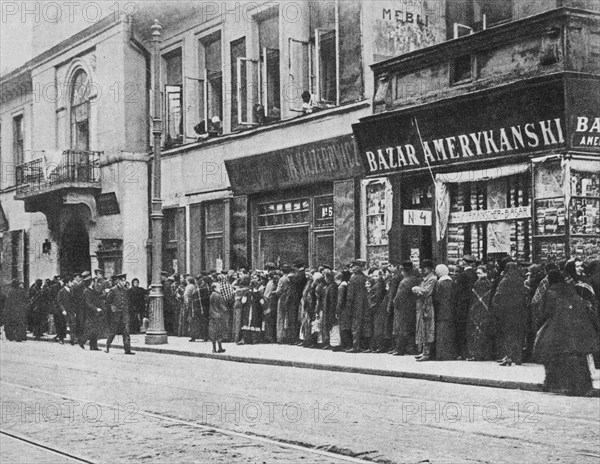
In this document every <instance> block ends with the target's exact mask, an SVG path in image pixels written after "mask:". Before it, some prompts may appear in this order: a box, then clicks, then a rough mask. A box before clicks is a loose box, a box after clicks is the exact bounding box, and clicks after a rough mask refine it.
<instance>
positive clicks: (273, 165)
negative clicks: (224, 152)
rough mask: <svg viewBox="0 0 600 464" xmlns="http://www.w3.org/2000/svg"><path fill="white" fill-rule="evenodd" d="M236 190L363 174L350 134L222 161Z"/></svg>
mask: <svg viewBox="0 0 600 464" xmlns="http://www.w3.org/2000/svg"><path fill="white" fill-rule="evenodd" d="M225 166H226V168H227V174H228V176H229V179H230V181H231V186H232V188H233V190H234V192H235V193H236V194H238V195H239V194H244V195H248V194H253V193H260V192H266V191H272V190H280V189H284V188H290V187H297V186H301V185H310V184H314V183H317V182H327V181H334V180H342V179H349V178H352V177H358V176H361V175H362V174H363V168H362V164H361V161H360V158H359V156H358V152H357V150H356V145H355V142H354V138H353V137H352V135H344V136H341V137H335V138H331V139H327V140H322V141H319V142H314V143H309V144H305V145H300V146H295V147H290V148H284V149H282V150H276V151H272V152H268V153H263V154H260V155H255V156H247V157H243V158H235V159H231V160H227V161H225Z"/></svg>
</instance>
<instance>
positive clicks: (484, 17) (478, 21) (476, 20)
mask: <svg viewBox="0 0 600 464" xmlns="http://www.w3.org/2000/svg"><path fill="white" fill-rule="evenodd" d="M512 3H513V2H512V0H502V1H499V0H453V1H451V2H447V7H446V8H447V12H446V21H447V30H448V34H447V36H448V39H455V38H457V37H461V36H463V35H468V34H472V33H473V32H476V31H481V30H484V29H487V28H488V27H491V26H493V25H495V24H498V23H501V22H504V21H510V20H511V19H512V16H513V14H512V10H513V6H512Z"/></svg>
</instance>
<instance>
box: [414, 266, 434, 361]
mask: <svg viewBox="0 0 600 464" xmlns="http://www.w3.org/2000/svg"><path fill="white" fill-rule="evenodd" d="M421 268H422V274H423V280H422V281H421V284H420V285H418V286H416V287H413V288H412V292H413V293H414V294H415V295H417V330H416V340H415V341H416V343H417V345H419V347H420V349H421V354H419V355H417V361H429V360H430V359H431V346H432V345H433V342H434V341H435V316H434V308H433V291H434V290H435V284H436V282H437V277H436V276H435V273H434V264H433V261H431V260H430V259H425V260H423V261H422V262H421Z"/></svg>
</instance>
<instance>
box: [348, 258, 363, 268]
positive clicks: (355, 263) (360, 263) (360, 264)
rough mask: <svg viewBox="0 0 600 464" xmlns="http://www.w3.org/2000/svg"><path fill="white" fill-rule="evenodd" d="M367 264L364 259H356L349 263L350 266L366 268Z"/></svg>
mask: <svg viewBox="0 0 600 464" xmlns="http://www.w3.org/2000/svg"><path fill="white" fill-rule="evenodd" d="M366 265H367V262H366V261H365V260H364V259H360V258H357V259H355V260H354V261H352V262H351V263H350V266H358V267H366Z"/></svg>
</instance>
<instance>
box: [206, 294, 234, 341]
mask: <svg viewBox="0 0 600 464" xmlns="http://www.w3.org/2000/svg"><path fill="white" fill-rule="evenodd" d="M211 290H212V293H211V294H210V317H209V322H208V336H209V338H210V341H211V342H212V346H213V349H212V352H213V353H225V350H224V349H223V346H222V345H221V343H222V342H223V339H224V338H226V337H227V333H228V330H229V324H228V321H229V308H228V307H227V305H226V304H225V300H224V299H223V296H222V295H221V292H220V283H214V284H212V289H211ZM217 345H218V348H217Z"/></svg>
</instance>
